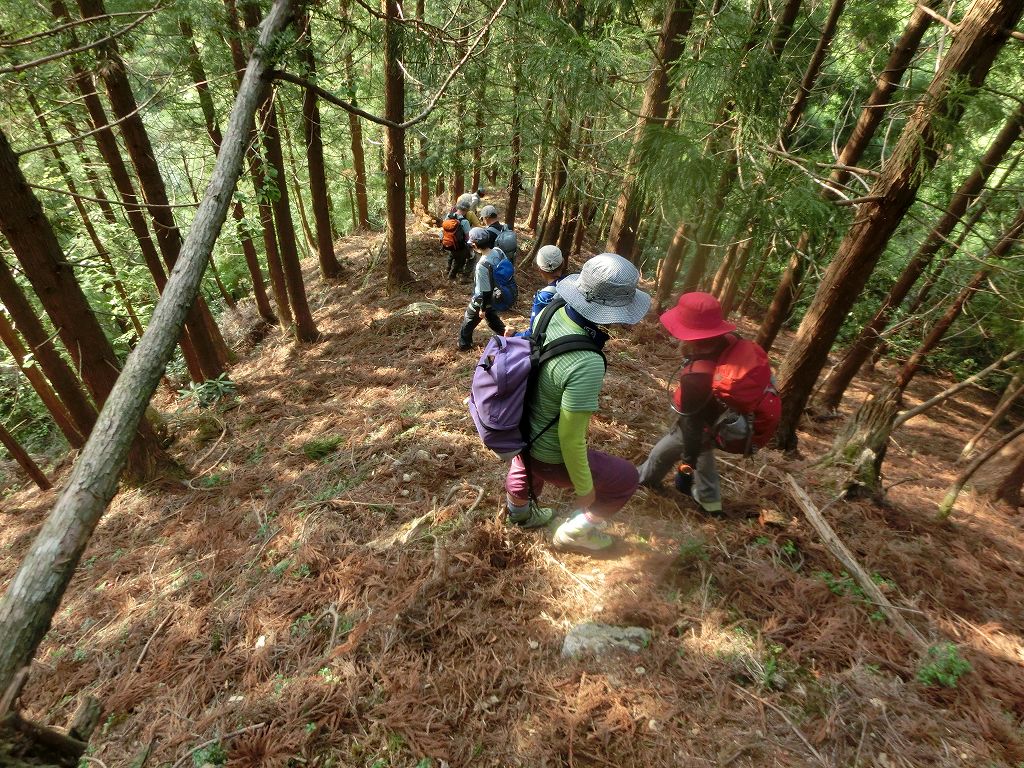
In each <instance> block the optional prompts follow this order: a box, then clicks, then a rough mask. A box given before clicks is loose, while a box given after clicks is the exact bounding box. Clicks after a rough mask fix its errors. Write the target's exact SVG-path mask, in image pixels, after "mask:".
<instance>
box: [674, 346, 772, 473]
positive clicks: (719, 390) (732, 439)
mask: <svg viewBox="0 0 1024 768" xmlns="http://www.w3.org/2000/svg"><path fill="white" fill-rule="evenodd" d="M731 338H732V342H731V343H730V344H729V346H728V347H726V348H725V350H724V351H723V352H722V354H721V355H719V357H718V360H716V361H715V362H714V373H713V374H712V377H711V395H712V397H714V398H715V399H716V400H718V402H719V403H721V404H722V405H723V406H724V407H725V409H726V410H725V413H723V414H722V415H721V416H720V417H719V418H718V420H717V421H716V422H715V425H714V427H713V428H712V432H713V434H714V439H715V443H716V444H717V445H718V447H719V448H721V449H722V450H723V451H726V452H728V453H742V454H749V453H753V451H754V450H755V449H757V448H763V447H764V446H765V445H767V444H768V441H769V440H771V439H772V436H773V435H774V434H775V430H776V428H777V427H778V426H779V419H780V417H781V416H782V401H781V400H780V399H779V393H778V392H777V391H776V389H775V382H774V380H773V379H772V368H771V364H770V363H769V362H768V355H767V354H765V351H764V350H763V349H761V347H759V346H758V345H757V344H755V343H754V342H752V341H749V340H747V339H741V338H740V337H739V336H735V335H731ZM708 362H709V361H703V360H701V361H697V362H696V363H694V364H690V365H687V366H685V367H684V368H683V373H684V374H685V373H689V372H691V370H693V369H694V368H697V369H698V370H699V369H700V368H702V367H704V366H702V365H700V364H701V363H704V364H705V365H707V363H708ZM676 403H677V405H678V403H679V393H678V392H677V393H676ZM736 414H740V415H741V416H744V417H745V418H744V419H743V420H738V419H736V418H735V415H736Z"/></svg>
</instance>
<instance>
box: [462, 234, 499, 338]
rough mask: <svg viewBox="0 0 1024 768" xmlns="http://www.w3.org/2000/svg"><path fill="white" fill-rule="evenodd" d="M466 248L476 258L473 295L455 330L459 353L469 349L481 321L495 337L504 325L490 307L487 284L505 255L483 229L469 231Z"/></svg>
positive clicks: (492, 286) (489, 291) (489, 289)
mask: <svg viewBox="0 0 1024 768" xmlns="http://www.w3.org/2000/svg"><path fill="white" fill-rule="evenodd" d="M469 247H470V248H471V249H472V250H473V253H475V254H476V255H477V257H478V259H477V262H476V277H475V280H474V282H473V296H472V298H471V299H470V301H469V306H467V307H466V314H465V315H463V317H462V327H460V328H459V350H460V351H462V352H465V351H466V350H467V349H469V348H470V347H471V346H473V331H474V330H475V329H476V327H477V326H478V325H480V320H481V318H485V319H486V320H487V325H488V326H489V327H490V329H491V330H492V331H494V332H495V333H496V334H498V335H499V336H504V335H505V323H503V322H502V320H501V317H499V316H498V312H497V311H496V310H495V309H494V307H493V306H492V295H493V293H494V285H493V284H492V282H491V280H492V277H491V275H492V273H491V270H492V269H493V268H494V267H496V266H497V265H498V263H499V262H500V261H501V260H502V259H503V258H505V254H504V253H503V252H502V251H501V249H500V248H495V247H494V233H493V232H491V231H490V230H487V229H484V228H483V227H473V228H472V229H471V230H469Z"/></svg>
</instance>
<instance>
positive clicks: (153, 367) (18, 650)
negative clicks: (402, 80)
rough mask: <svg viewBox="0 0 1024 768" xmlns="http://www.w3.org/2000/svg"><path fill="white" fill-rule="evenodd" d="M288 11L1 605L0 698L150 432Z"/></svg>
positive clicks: (270, 23) (279, 11) (267, 35)
mask: <svg viewBox="0 0 1024 768" xmlns="http://www.w3.org/2000/svg"><path fill="white" fill-rule="evenodd" d="M290 11H291V4H290V2H289V0H276V2H275V3H274V6H273V7H272V8H271V11H270V15H269V16H268V18H267V20H266V21H265V22H264V25H263V28H262V31H261V34H260V40H259V43H258V45H257V50H256V52H255V53H254V55H253V58H252V60H251V61H250V64H249V68H248V70H247V71H246V75H245V80H244V82H243V84H242V87H241V88H240V89H239V94H238V97H237V98H236V100H235V107H234V109H233V110H232V114H231V118H230V120H229V121H228V129H227V133H226V136H225V142H224V148H223V151H222V152H221V154H220V156H219V157H218V158H217V163H216V166H215V167H214V172H213V177H212V179H211V182H210V186H209V188H208V189H207V192H206V195H205V197H204V199H203V202H202V204H201V205H200V207H199V210H198V211H197V212H196V216H195V219H194V221H193V224H192V228H191V230H190V232H189V236H188V239H187V240H186V242H185V245H184V248H183V249H182V252H181V263H180V264H179V266H178V268H177V269H176V270H175V271H174V273H173V275H172V277H171V279H170V281H169V282H168V285H167V290H166V291H165V293H164V295H163V296H161V298H160V301H159V302H158V303H157V306H156V308H155V310H154V312H153V317H152V320H151V322H150V324H149V327H148V328H147V329H146V332H145V334H143V337H142V340H141V341H140V342H139V345H138V347H136V349H135V351H134V352H132V354H131V355H130V356H129V359H128V363H127V365H126V366H125V370H124V372H123V373H122V375H121V377H120V379H119V380H118V382H117V384H116V386H115V388H114V390H113V392H112V393H111V396H110V399H109V401H108V403H107V406H106V407H105V408H104V409H103V412H102V413H101V414H100V418H99V421H98V422H97V427H96V430H95V431H94V432H93V434H92V435H91V436H90V438H89V441H88V442H87V443H86V446H85V448H84V449H83V451H82V454H81V455H80V456H79V459H78V461H77V462H75V466H74V469H73V470H72V472H71V476H70V477H69V479H68V482H67V485H66V486H65V489H64V491H63V492H62V493H61V495H60V498H59V499H58V500H57V503H56V505H55V506H54V508H53V510H52V511H51V513H50V515H49V516H48V517H47V519H46V521H45V522H44V523H43V526H42V528H41V529H40V531H39V534H38V535H37V537H36V539H35V540H34V541H33V543H32V546H31V548H30V549H29V551H28V553H27V554H26V555H25V558H24V560H23V561H22V563H21V566H20V567H19V568H18V571H17V573H16V574H15V576H14V579H13V580H12V581H11V583H10V585H9V586H8V588H7V592H6V594H5V595H4V597H3V599H2V601H0V690H4V691H6V690H7V689H8V687H9V686H10V685H11V682H12V680H13V678H14V676H15V675H16V674H17V672H18V671H19V670H20V669H22V668H23V667H25V666H26V665H28V663H29V662H30V661H31V659H32V657H33V656H34V655H35V652H36V649H37V648H38V646H39V643H40V642H41V641H42V639H43V637H44V636H45V635H46V632H47V630H48V629H49V627H50V623H51V621H52V618H53V615H54V613H55V612H56V610H57V607H58V606H59V605H60V601H61V598H62V596H63V594H64V591H65V589H66V588H67V586H68V583H69V582H70V581H71V577H72V575H73V573H74V570H75V567H76V565H77V564H78V561H79V559H80V558H81V556H82V552H83V551H84V550H85V547H86V545H87V544H88V541H89V537H90V535H91V534H92V532H93V530H94V529H95V527H96V524H97V523H98V522H99V519H100V516H101V515H102V513H103V510H104V509H105V508H106V506H107V504H108V503H109V502H110V499H111V498H112V497H113V495H114V492H115V491H116V488H117V476H118V474H119V472H120V470H121V467H122V466H123V465H124V461H125V457H126V454H127V451H128V445H129V443H130V441H131V439H132V435H133V434H134V433H135V431H136V429H137V427H139V426H140V425H141V424H142V423H144V422H143V421H142V417H143V414H144V413H145V410H146V403H147V402H148V401H149V398H150V397H151V396H152V394H153V392H154V390H155V389H156V387H157V384H158V383H159V380H160V376H161V372H162V371H163V369H164V367H165V366H166V364H167V361H168V359H170V356H171V351H172V348H173V346H174V342H175V340H176V339H177V338H178V336H179V335H180V333H181V327H182V324H183V322H184V319H185V311H186V308H187V307H188V306H190V305H191V304H192V302H193V299H194V298H195V296H196V293H197V292H198V290H199V285H200V282H201V281H202V277H203V271H204V269H205V267H206V260H207V259H208V258H209V255H210V252H211V250H212V248H213V244H214V241H215V240H216V237H217V235H218V233H219V232H220V228H221V226H222V225H223V223H224V219H225V217H226V215H227V208H228V204H229V202H230V197H231V191H232V189H233V188H234V186H235V183H236V182H237V180H238V174H239V171H240V169H241V164H242V153H243V147H244V145H245V139H246V135H247V134H248V131H249V126H251V125H252V120H253V113H254V112H255V109H256V105H257V103H258V95H259V93H260V92H261V91H262V90H264V88H265V84H264V82H263V79H262V76H263V74H264V72H265V71H266V70H267V68H268V67H267V63H266V62H265V61H264V59H263V51H264V49H265V47H266V46H267V45H268V43H269V42H270V40H271V39H272V38H273V37H274V36H275V35H276V33H277V32H278V31H279V30H280V29H281V28H282V26H283V24H284V22H285V20H286V19H287V17H288V16H289V15H290ZM5 141H6V140H5ZM4 178H6V175H5V174H0V179H4ZM0 183H2V182H0Z"/></svg>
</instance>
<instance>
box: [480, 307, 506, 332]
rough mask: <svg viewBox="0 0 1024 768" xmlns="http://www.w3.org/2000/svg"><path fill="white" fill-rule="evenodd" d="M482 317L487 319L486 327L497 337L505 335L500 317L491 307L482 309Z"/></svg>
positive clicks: (503, 324)
mask: <svg viewBox="0 0 1024 768" xmlns="http://www.w3.org/2000/svg"><path fill="white" fill-rule="evenodd" d="M484 317H485V318H486V319H487V326H488V327H489V328H490V329H491V330H492V331H494V332H495V333H496V334H498V335H499V336H504V335H505V323H504V322H502V319H501V316H500V315H499V314H498V313H497V312H496V311H494V310H493V309H492V308H491V307H487V308H486V309H484Z"/></svg>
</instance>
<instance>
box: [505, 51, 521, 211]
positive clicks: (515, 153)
mask: <svg viewBox="0 0 1024 768" xmlns="http://www.w3.org/2000/svg"><path fill="white" fill-rule="evenodd" d="M521 79H522V74H521V72H520V71H519V67H518V65H517V66H516V69H515V72H514V75H513V83H516V84H518V83H519V82H520V80H521ZM513 90H515V91H516V93H517V92H518V89H515V88H514V89H513ZM515 95H516V94H515V93H513V100H512V170H511V172H510V173H509V176H508V208H507V209H506V210H505V224H506V225H507V226H508V228H509V229H515V227H516V213H517V209H518V208H519V192H520V190H521V189H522V187H523V167H522V164H523V134H522V126H521V125H520V119H521V118H520V116H519V100H518V99H516V98H515Z"/></svg>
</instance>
